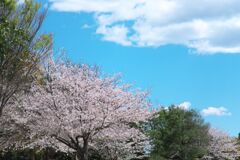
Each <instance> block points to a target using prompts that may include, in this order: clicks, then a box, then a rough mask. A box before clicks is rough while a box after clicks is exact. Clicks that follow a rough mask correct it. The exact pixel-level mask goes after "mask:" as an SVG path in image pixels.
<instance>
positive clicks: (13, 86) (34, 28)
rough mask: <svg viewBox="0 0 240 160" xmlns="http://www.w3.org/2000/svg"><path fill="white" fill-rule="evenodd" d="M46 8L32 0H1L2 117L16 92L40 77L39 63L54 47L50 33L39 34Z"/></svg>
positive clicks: (0, 66)
mask: <svg viewBox="0 0 240 160" xmlns="http://www.w3.org/2000/svg"><path fill="white" fill-rule="evenodd" d="M45 15H46V10H44V9H41V8H40V4H39V3H36V2H33V1H32V0H26V1H25V3H23V4H21V5H20V4H18V3H17V2H16V0H1V1H0V117H1V115H2V112H3V109H4V107H5V106H7V104H8V103H9V102H10V101H11V100H12V99H13V98H15V97H16V95H17V94H19V93H20V92H22V91H24V90H26V89H28V88H29V86H30V84H31V83H32V82H33V81H34V80H35V79H36V78H37V77H39V73H40V72H39V68H40V67H39V66H40V64H41V63H42V60H43V59H44V57H46V55H48V54H49V52H50V50H51V44H52V43H51V42H52V41H51V36H50V34H40V33H39V29H40V27H41V25H42V22H43V20H44V17H45Z"/></svg>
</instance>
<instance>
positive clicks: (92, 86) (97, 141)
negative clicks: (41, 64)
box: [6, 62, 151, 160]
mask: <svg viewBox="0 0 240 160" xmlns="http://www.w3.org/2000/svg"><path fill="white" fill-rule="evenodd" d="M149 106H150V104H149V102H148V100H147V94H146V93H145V92H140V91H133V90H132V89H131V88H130V87H129V86H128V85H120V81H119V80H118V78H116V77H103V76H101V75H100V74H99V72H98V69H96V68H93V67H90V66H88V65H73V64H55V63H53V62H51V63H50V65H49V66H48V67H47V69H46V82H45V85H44V86H40V85H33V86H32V89H31V92H30V93H28V94H27V95H26V96H25V97H23V98H22V99H20V100H19V101H18V103H16V105H15V107H10V108H9V109H8V110H6V114H7V113H8V115H7V116H8V119H11V120H12V121H14V122H15V124H17V125H23V126H25V127H26V128H27V133H28V134H29V135H28V137H30V141H28V142H31V143H26V144H24V145H25V146H27V147H35V146H40V147H46V146H51V147H54V148H56V149H58V150H61V151H64V152H69V151H70V152H75V153H76V158H77V159H80V160H87V159H88V155H89V150H90V149H93V150H99V151H102V152H104V153H106V155H108V156H109V157H112V158H109V159H127V157H130V158H132V157H134V156H135V153H136V152H138V151H140V150H141V151H142V150H144V147H145V145H146V143H147V142H148V141H147V140H148V138H147V137H146V136H145V135H144V134H143V132H142V131H141V129H140V128H139V127H137V126H138V124H139V122H142V121H146V120H147V119H148V118H150V117H151V112H150V110H149ZM133 124H134V125H133ZM19 145H23V144H22V143H21V144H19Z"/></svg>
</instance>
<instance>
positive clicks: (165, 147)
mask: <svg viewBox="0 0 240 160" xmlns="http://www.w3.org/2000/svg"><path fill="white" fill-rule="evenodd" d="M147 130H148V133H149V135H150V137H151V139H152V145H153V148H152V153H151V159H154V160H165V159H166V160H167V159H178V160H193V159H195V158H199V157H201V156H203V155H204V154H205V153H206V152H207V146H208V143H209V140H210V136H209V135H208V130H209V126H208V124H205V123H204V121H203V119H202V117H201V116H200V115H199V114H198V113H197V112H196V111H194V110H189V111H186V110H183V109H180V108H177V107H175V106H171V107H169V108H168V109H163V108H162V110H161V111H160V112H159V113H158V114H157V115H156V117H155V118H153V119H152V120H151V121H150V122H149V124H148V125H147Z"/></svg>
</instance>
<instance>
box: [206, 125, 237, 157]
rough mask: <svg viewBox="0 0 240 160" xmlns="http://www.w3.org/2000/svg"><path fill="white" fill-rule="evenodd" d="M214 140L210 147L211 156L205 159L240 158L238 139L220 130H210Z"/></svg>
mask: <svg viewBox="0 0 240 160" xmlns="http://www.w3.org/2000/svg"><path fill="white" fill-rule="evenodd" d="M209 132H210V134H211V136H212V140H211V143H210V146H209V149H208V150H209V155H207V156H205V157H204V158H203V159H206V160H212V159H220V160H236V159H238V158H239V157H240V153H239V151H238V145H237V139H236V138H234V137H231V136H229V135H228V134H227V133H225V132H223V131H221V130H219V129H213V128H212V129H210V131H209Z"/></svg>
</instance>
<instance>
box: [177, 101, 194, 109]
mask: <svg viewBox="0 0 240 160" xmlns="http://www.w3.org/2000/svg"><path fill="white" fill-rule="evenodd" d="M177 106H178V107H179V108H181V109H184V110H189V108H190V107H191V103H190V102H183V103H181V104H179V105H177Z"/></svg>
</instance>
